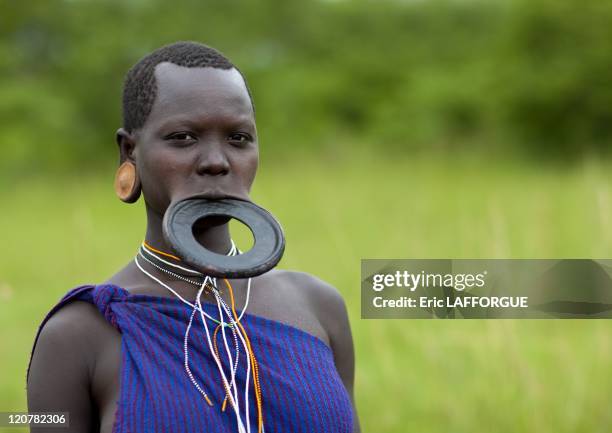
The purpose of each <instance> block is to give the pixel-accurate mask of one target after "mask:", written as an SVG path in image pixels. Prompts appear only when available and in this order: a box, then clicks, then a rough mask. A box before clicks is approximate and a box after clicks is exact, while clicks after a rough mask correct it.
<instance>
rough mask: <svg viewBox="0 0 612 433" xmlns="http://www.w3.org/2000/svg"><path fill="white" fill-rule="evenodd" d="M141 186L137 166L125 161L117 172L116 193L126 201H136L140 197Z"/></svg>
mask: <svg viewBox="0 0 612 433" xmlns="http://www.w3.org/2000/svg"><path fill="white" fill-rule="evenodd" d="M140 192H141V186H140V178H139V177H138V172H137V171H136V166H135V165H134V164H133V163H132V162H130V161H125V162H123V163H122V164H121V165H120V166H119V168H118V169H117V173H116V174H115V193H117V197H119V199H120V200H121V201H123V202H125V203H134V202H135V201H137V200H138V198H139V197H140Z"/></svg>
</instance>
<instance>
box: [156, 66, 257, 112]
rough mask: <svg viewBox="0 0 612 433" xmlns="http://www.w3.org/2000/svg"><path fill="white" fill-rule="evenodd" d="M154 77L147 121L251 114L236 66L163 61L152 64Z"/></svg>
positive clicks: (245, 91)
mask: <svg viewBox="0 0 612 433" xmlns="http://www.w3.org/2000/svg"><path fill="white" fill-rule="evenodd" d="M155 80H156V83H157V94H156V97H155V101H154V103H153V107H152V109H151V113H150V114H149V117H148V119H147V122H146V123H152V124H158V123H159V122H166V121H168V120H172V119H186V120H194V119H200V118H202V119H203V118H213V117H217V116H221V117H224V118H242V119H247V118H248V119H252V117H253V107H252V105H251V100H250V98H249V93H248V91H247V88H246V84H245V82H244V79H243V78H242V75H241V74H240V72H238V70H237V69H235V68H231V69H219V68H212V67H197V68H188V67H184V66H178V65H175V64H173V63H168V62H163V63H160V64H158V65H157V66H156V67H155Z"/></svg>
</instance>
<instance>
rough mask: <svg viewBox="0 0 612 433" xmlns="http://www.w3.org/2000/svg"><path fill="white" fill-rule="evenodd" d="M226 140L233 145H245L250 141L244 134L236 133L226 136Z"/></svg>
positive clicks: (249, 137) (247, 135) (248, 136)
mask: <svg viewBox="0 0 612 433" xmlns="http://www.w3.org/2000/svg"><path fill="white" fill-rule="evenodd" d="M227 139H228V141H231V142H233V143H238V144H245V143H247V142H249V141H251V136H250V135H249V134H246V133H244V132H236V133H233V134H230V135H228V137H227Z"/></svg>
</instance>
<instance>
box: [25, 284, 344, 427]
mask: <svg viewBox="0 0 612 433" xmlns="http://www.w3.org/2000/svg"><path fill="white" fill-rule="evenodd" d="M75 299H79V300H83V301H87V302H90V303H92V304H94V305H95V306H96V307H97V308H98V310H99V311H100V312H101V313H102V314H103V315H104V317H105V318H106V320H107V321H108V322H109V323H111V324H112V325H113V326H114V327H115V328H116V329H117V330H118V331H119V332H120V333H121V334H122V341H121V373H120V374H121V385H120V386H121V391H120V397H119V401H118V402H117V412H116V418H115V421H114V425H113V433H119V432H121V433H123V432H130V433H137V432H143V433H144V432H147V433H148V432H164V433H168V432H177V433H178V432H211V433H213V432H214V433H221V432H232V433H234V432H237V431H238V427H237V421H236V416H235V413H234V411H233V409H232V407H231V405H230V403H229V402H228V403H227V406H226V409H225V412H222V411H221V403H222V402H223V398H224V397H225V391H224V388H223V385H222V382H221V378H220V373H219V370H218V367H217V365H216V363H215V361H214V359H213V357H212V356H211V353H210V349H209V346H208V343H207V340H206V332H205V330H204V328H203V325H202V322H201V319H200V318H199V313H196V316H194V320H193V324H192V327H191V330H190V332H189V368H190V369H191V372H192V374H193V376H194V378H195V380H196V381H197V383H198V384H199V385H200V386H201V387H202V388H203V389H204V391H205V392H206V393H207V394H208V396H209V398H210V399H211V400H212V403H213V404H214V406H212V407H211V406H209V405H208V403H206V401H205V400H204V398H203V396H202V395H201V394H200V393H199V391H198V390H197V389H196V387H195V386H194V385H193V383H192V382H191V381H190V379H189V377H188V375H187V372H186V371H185V367H184V350H183V344H184V336H185V330H186V327H187V324H188V322H189V317H190V316H191V313H192V311H193V310H192V309H191V307H189V306H188V305H186V304H184V303H183V302H182V301H181V300H180V299H178V298H174V297H173V298H170V297H161V296H152V295H139V294H130V293H129V292H128V291H127V290H125V289H123V288H121V287H119V286H116V285H108V284H107V285H95V286H94V285H84V286H79V287H76V288H74V289H72V290H70V291H69V292H68V293H66V295H64V296H63V297H62V299H61V300H60V301H59V302H58V304H57V305H55V307H53V309H51V311H50V312H49V313H48V314H47V316H46V317H45V318H44V320H43V321H42V323H41V325H40V326H39V328H38V332H37V334H36V339H35V341H34V347H35V346H36V340H38V335H39V333H40V330H41V329H42V327H43V325H44V323H45V322H46V321H47V320H48V319H49V317H51V315H53V314H54V313H55V312H56V311H57V310H58V309H60V308H61V307H62V306H63V305H65V304H66V303H67V302H69V301H71V300H75ZM203 309H204V311H206V312H207V313H208V314H209V315H210V316H212V317H218V314H219V313H218V310H217V305H216V304H210V303H203ZM237 314H240V311H239V310H237ZM241 323H242V325H243V326H244V328H245V330H246V332H247V335H248V337H249V339H250V340H251V345H252V347H253V352H254V354H255V357H256V359H257V362H258V367H259V377H260V385H261V395H262V412H263V422H264V429H265V430H264V431H265V433H277V432H283V433H286V432H296V433H307V432H308V433H315V432H321V433H322V432H326V433H343V432H346V433H350V432H352V431H353V410H352V405H351V401H350V398H349V395H348V393H347V392H346V389H345V387H344V385H343V383H342V381H341V379H340V376H339V375H338V372H337V370H336V367H335V364H334V358H333V352H332V350H331V349H330V348H329V346H328V345H327V344H326V343H325V342H323V341H322V340H321V339H319V338H317V337H315V336H313V335H311V334H309V333H307V332H305V331H303V330H301V329H298V328H296V327H294V326H290V325H287V324H284V323H281V322H278V321H274V320H270V319H266V318H264V317H261V316H257V315H253V314H248V313H245V314H244V316H243V318H242V319H241ZM208 324H209V332H210V335H211V338H212V332H213V331H214V328H215V326H216V324H214V323H212V322H210V321H208ZM228 344H229V345H230V349H231V350H234V346H233V338H232V336H231V332H229V334H228ZM240 346H241V347H240V354H239V358H240V363H239V368H238V370H237V372H236V384H237V387H238V393H239V398H240V403H241V414H242V415H243V416H244V383H245V379H246V361H245V360H246V358H245V356H246V353H245V351H244V348H243V347H242V345H240ZM34 347H33V348H32V354H33V353H34ZM217 347H218V348H219V351H220V353H221V355H222V356H221V358H222V361H224V362H225V363H224V367H225V371H226V376H227V371H228V370H229V367H228V365H227V364H228V360H227V359H226V358H227V357H226V356H225V355H224V353H225V346H224V343H223V339H222V336H221V332H218V333H217ZM32 354H31V355H30V361H31V357H32ZM234 355H235V352H233V353H232V356H234ZM29 370H30V367H29V365H28V372H27V374H29ZM26 378H27V375H26ZM228 380H229V379H228ZM249 387H250V391H249V407H250V411H249V412H250V419H251V432H253V433H256V432H257V405H256V399H255V392H254V387H253V380H252V373H251V379H250V385H249ZM243 422H245V420H244V419H243Z"/></svg>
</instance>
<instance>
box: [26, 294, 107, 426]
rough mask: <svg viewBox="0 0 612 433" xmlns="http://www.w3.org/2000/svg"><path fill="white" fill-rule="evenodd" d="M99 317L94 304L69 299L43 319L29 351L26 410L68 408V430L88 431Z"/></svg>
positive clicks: (93, 416) (91, 417)
mask: <svg viewBox="0 0 612 433" xmlns="http://www.w3.org/2000/svg"><path fill="white" fill-rule="evenodd" d="M100 319H101V320H104V319H103V318H102V317H101V314H100V313H99V312H98V311H97V310H96V308H95V307H94V306H93V305H91V304H89V303H87V302H84V301H77V300H75V301H71V302H69V303H68V304H66V305H64V306H63V307H62V308H60V309H59V310H57V311H56V312H55V313H54V314H53V315H52V316H51V317H50V318H49V319H48V320H47V321H46V322H45V323H44V325H43V326H42V328H41V330H40V333H39V334H38V339H37V340H36V344H35V347H34V350H33V353H32V359H31V363H30V368H29V374H28V380H27V398H28V410H29V411H30V412H38V411H69V412H70V427H69V429H68V430H67V431H69V432H73V431H75V432H77V431H90V428H91V427H92V422H95V415H94V411H93V409H92V405H91V399H90V394H89V391H90V384H91V373H92V370H93V368H94V366H95V356H96V350H97V348H96V346H97V343H99V340H98V339H96V335H97V334H96V332H97V330H98V329H99V328H100V323H99V320H100ZM43 430H44V429H39V428H32V432H37V431H43ZM44 431H46V430H44Z"/></svg>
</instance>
